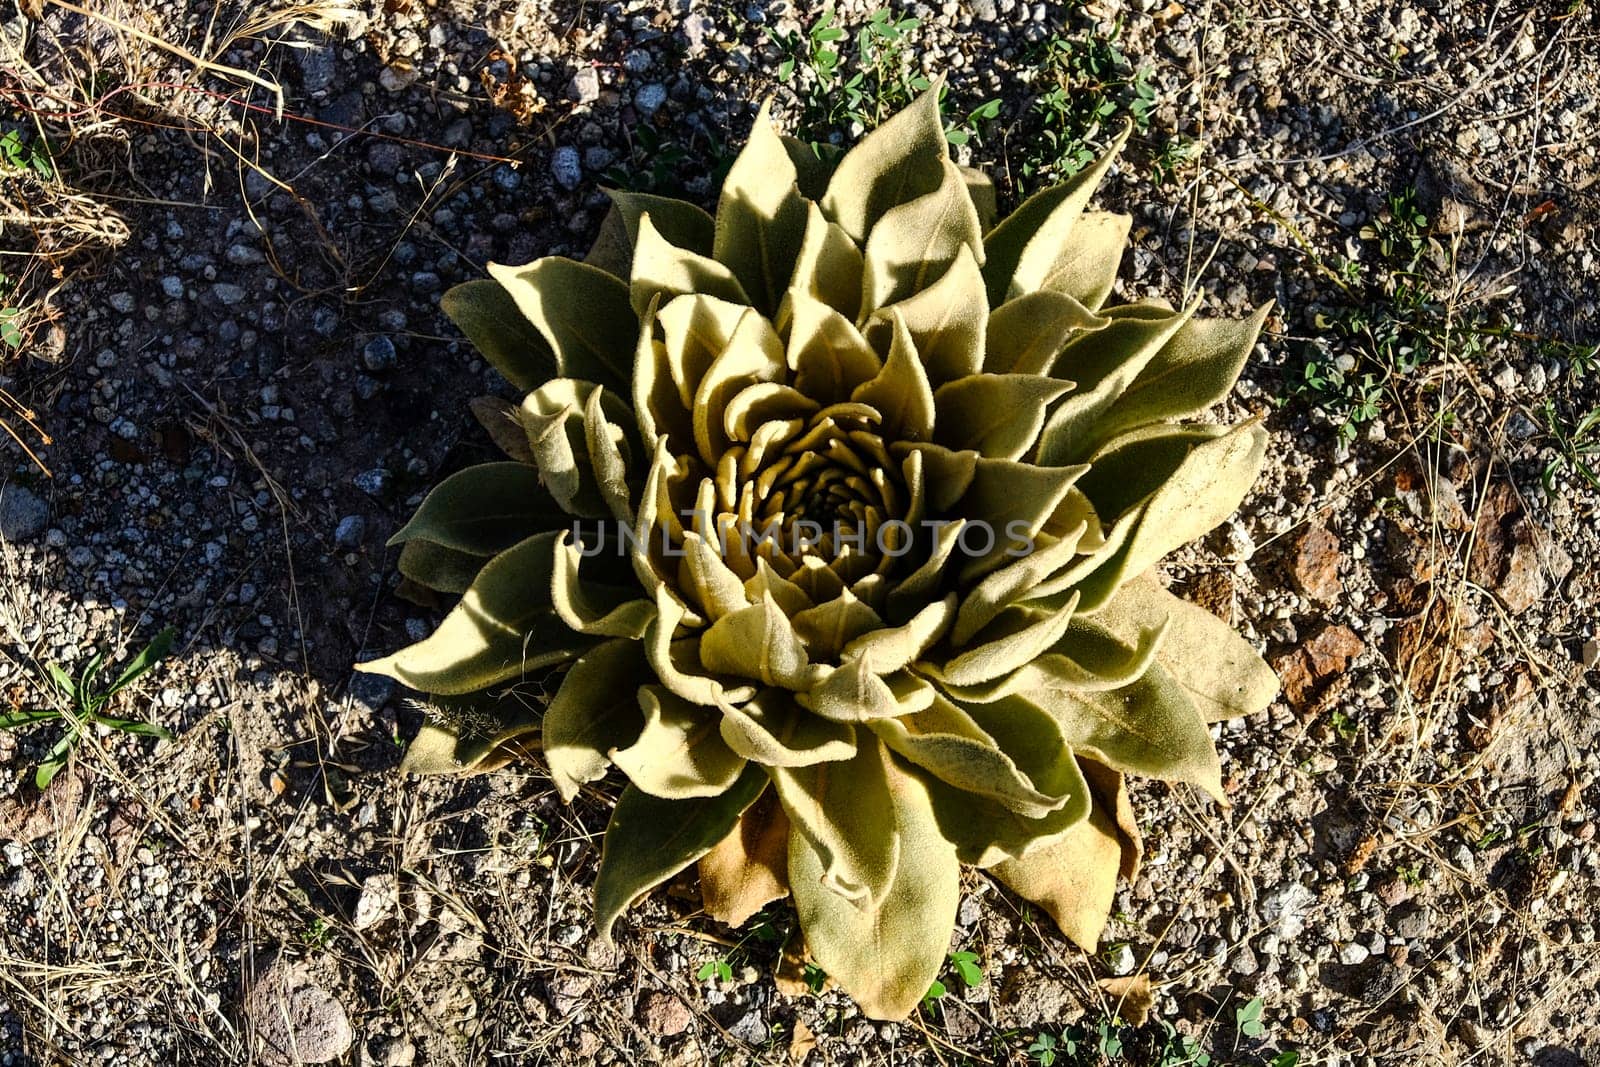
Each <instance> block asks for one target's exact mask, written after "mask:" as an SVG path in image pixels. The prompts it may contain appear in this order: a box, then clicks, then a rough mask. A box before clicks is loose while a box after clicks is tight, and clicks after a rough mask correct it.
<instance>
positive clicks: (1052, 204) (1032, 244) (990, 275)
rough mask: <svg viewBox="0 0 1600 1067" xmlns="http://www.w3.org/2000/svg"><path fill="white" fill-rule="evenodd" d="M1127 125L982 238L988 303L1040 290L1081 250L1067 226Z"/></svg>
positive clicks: (1073, 220)
mask: <svg viewBox="0 0 1600 1067" xmlns="http://www.w3.org/2000/svg"><path fill="white" fill-rule="evenodd" d="M1130 129H1131V127H1125V128H1124V129H1123V131H1122V133H1121V134H1120V135H1119V136H1118V137H1117V139H1116V141H1115V142H1114V143H1113V144H1112V146H1111V148H1110V149H1108V150H1107V151H1106V153H1105V154H1104V155H1102V156H1101V157H1100V158H1099V159H1098V160H1097V161H1096V162H1095V163H1094V165H1093V166H1091V167H1089V168H1087V169H1086V170H1084V171H1083V172H1081V173H1080V174H1078V175H1076V176H1074V177H1073V178H1072V179H1070V180H1069V181H1066V182H1064V183H1062V184H1061V185H1057V186H1054V187H1053V188H1050V189H1046V190H1044V191H1043V192H1039V193H1036V194H1034V195H1033V196H1031V197H1029V198H1028V199H1027V201H1025V202H1024V203H1023V204H1022V206H1021V207H1019V208H1017V210H1016V211H1014V212H1012V213H1011V214H1010V215H1008V216H1007V217H1006V218H1005V220H1004V221H1002V222H1001V223H1000V225H998V226H996V227H995V228H994V229H993V230H991V231H990V232H989V234H988V235H987V236H986V237H985V238H984V248H985V250H986V252H987V253H988V261H987V262H986V263H985V264H984V268H983V276H984V279H985V280H986V281H987V283H988V286H989V305H990V306H991V307H999V306H1000V305H1001V304H1002V303H1004V302H1005V301H1006V300H1008V299H1010V298H1012V297H1016V296H1021V295H1023V294H1024V293H1031V292H1035V291H1037V290H1039V289H1043V288H1046V286H1045V284H1044V282H1045V280H1046V279H1047V278H1049V276H1050V275H1051V274H1052V273H1053V272H1054V271H1055V270H1056V269H1057V267H1058V264H1060V263H1061V262H1062V261H1063V260H1065V261H1067V262H1070V261H1072V260H1073V259H1075V258H1077V257H1078V256H1079V255H1080V254H1081V253H1082V250H1081V249H1079V248H1078V247H1077V246H1076V245H1075V243H1074V241H1073V230H1074V228H1075V227H1076V226H1077V224H1078V220H1079V218H1080V217H1081V216H1082V215H1083V211H1084V208H1086V207H1087V206H1088V204H1089V198H1090V197H1091V196H1093V195H1094V192H1095V190H1096V189H1098V188H1099V187H1100V182H1101V179H1103V178H1104V177H1105V175H1106V171H1108V170H1109V169H1110V168H1111V164H1112V163H1113V162H1114V161H1115V159H1116V157H1117V153H1118V152H1119V151H1121V149H1122V145H1123V142H1124V141H1126V140H1127V137H1128V133H1129V130H1130ZM1119 250H1120V249H1119ZM1069 295H1071V294H1069ZM1090 306H1091V307H1093V306H1095V305H1090Z"/></svg>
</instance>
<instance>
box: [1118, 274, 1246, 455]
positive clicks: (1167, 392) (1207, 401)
mask: <svg viewBox="0 0 1600 1067" xmlns="http://www.w3.org/2000/svg"><path fill="white" fill-rule="evenodd" d="M1271 310H1272V305H1271V304H1270V303H1267V304H1263V305H1262V306H1261V307H1260V308H1258V309H1257V310H1256V312H1255V314H1254V315H1252V316H1250V318H1248V319H1199V318H1191V319H1189V320H1188V321H1187V322H1185V323H1184V324H1183V327H1182V328H1181V329H1180V330H1178V332H1177V333H1176V334H1174V335H1173V336H1172V338H1171V340H1169V341H1168V342H1167V343H1166V344H1165V345H1163V346H1162V347H1161V350H1160V351H1159V352H1157V353H1156V354H1155V356H1154V357H1153V358H1152V359H1151V360H1150V361H1149V362H1148V363H1146V364H1145V365H1144V369H1143V370H1141V371H1140V372H1139V376H1138V377H1137V378H1135V379H1134V380H1133V381H1132V383H1130V384H1129V385H1128V387H1127V388H1126V389H1125V390H1124V391H1123V392H1122V394H1121V395H1120V396H1118V397H1117V398H1116V400H1115V402H1113V403H1112V404H1111V406H1110V407H1109V408H1107V409H1106V410H1105V412H1104V413H1102V414H1101V415H1100V417H1099V419H1098V420H1097V421H1096V423H1095V425H1094V428H1093V433H1092V434H1090V435H1089V439H1090V440H1092V441H1095V442H1099V441H1109V440H1110V439H1111V438H1113V437H1115V436H1116V435H1117V434H1118V433H1120V432H1122V431H1123V430H1127V429H1132V428H1133V427H1136V426H1143V425H1145V424H1147V423H1152V422H1162V421H1170V420H1174V419H1187V418H1192V417H1193V416H1196V415H1199V414H1201V413H1202V412H1204V411H1205V410H1206V409H1207V408H1209V407H1211V406H1212V405H1213V404H1215V403H1217V402H1218V401H1219V400H1221V399H1223V398H1224V397H1226V396H1227V395H1228V393H1229V391H1231V390H1232V389H1233V383H1234V382H1235V381H1236V380H1237V379H1238V377H1239V372H1240V371H1241V370H1243V369H1244V364H1245V360H1247V359H1249V358H1250V351H1251V349H1252V348H1254V347H1255V343H1256V337H1257V336H1258V335H1259V334H1260V333H1261V325H1262V323H1264V322H1266V319H1267V314H1268V313H1269V312H1270V311H1271Z"/></svg>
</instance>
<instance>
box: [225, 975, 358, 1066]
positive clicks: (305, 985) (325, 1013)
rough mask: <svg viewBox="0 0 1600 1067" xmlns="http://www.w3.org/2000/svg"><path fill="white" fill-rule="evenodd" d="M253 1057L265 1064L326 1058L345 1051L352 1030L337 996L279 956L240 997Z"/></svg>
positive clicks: (339, 1055)
mask: <svg viewBox="0 0 1600 1067" xmlns="http://www.w3.org/2000/svg"><path fill="white" fill-rule="evenodd" d="M245 1015H246V1016H247V1017H248V1018H249V1020H250V1027H251V1029H252V1031H254V1033H255V1037H256V1052H257V1053H258V1054H259V1058H258V1060H257V1062H259V1063H262V1064H266V1065H268V1067H299V1065H301V1064H310V1063H326V1062H328V1061H329V1060H335V1059H338V1058H340V1057H341V1056H343V1055H344V1054H345V1053H346V1052H348V1051H350V1046H351V1045H352V1044H354V1042H355V1033H354V1031H352V1030H351V1029H350V1017H349V1016H348V1015H346V1014H345V1010H344V1005H343V1004H341V1003H339V1000H338V998H337V997H335V996H334V995H333V994H332V993H329V992H328V991H327V990H326V989H324V988H322V986H320V985H318V984H317V982H316V980H315V979H314V978H313V977H312V975H311V972H310V970H309V969H308V968H307V967H306V966H305V965H304V964H300V963H294V962H291V961H289V960H285V959H283V958H282V957H278V958H276V959H274V960H272V961H271V962H270V963H269V964H268V965H267V966H266V967H265V968H264V969H263V970H262V971H261V972H260V974H259V975H257V977H256V980H255V984H254V985H253V986H251V988H250V994H249V996H248V997H247V998H246V1000H245Z"/></svg>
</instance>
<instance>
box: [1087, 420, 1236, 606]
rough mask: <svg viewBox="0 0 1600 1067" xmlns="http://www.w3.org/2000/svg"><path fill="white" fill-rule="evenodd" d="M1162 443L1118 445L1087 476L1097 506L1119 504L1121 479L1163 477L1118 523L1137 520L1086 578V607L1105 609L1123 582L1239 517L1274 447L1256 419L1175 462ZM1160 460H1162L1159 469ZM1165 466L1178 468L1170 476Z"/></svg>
mask: <svg viewBox="0 0 1600 1067" xmlns="http://www.w3.org/2000/svg"><path fill="white" fill-rule="evenodd" d="M1162 440H1163V439H1162V438H1151V439H1147V440H1146V441H1144V442H1138V443H1135V444H1130V445H1128V446H1126V447H1122V448H1117V447H1116V446H1115V443H1113V445H1112V446H1108V449H1107V451H1106V452H1105V453H1102V454H1100V455H1097V456H1096V457H1095V459H1094V462H1093V464H1092V465H1091V472H1092V473H1091V475H1090V476H1088V477H1086V478H1085V484H1084V486H1083V491H1084V492H1085V493H1087V494H1088V496H1089V499H1090V500H1092V501H1094V504H1095V507H1096V508H1100V507H1101V502H1102V500H1111V501H1115V500H1116V499H1117V498H1118V497H1119V496H1121V495H1123V492H1125V490H1122V489H1121V488H1120V487H1119V486H1116V484H1115V483H1118V482H1120V483H1121V486H1127V485H1137V484H1140V483H1143V482H1148V481H1156V480H1158V479H1159V482H1158V486H1159V487H1158V488H1157V489H1155V490H1154V492H1152V493H1151V494H1150V496H1149V497H1147V498H1146V499H1145V500H1144V501H1143V502H1142V503H1140V504H1139V505H1138V506H1137V508H1136V509H1133V510H1130V511H1128V512H1127V513H1125V514H1124V516H1123V517H1122V518H1120V519H1118V520H1117V524H1118V525H1122V524H1123V523H1127V524H1129V526H1130V531H1129V533H1128V535H1127V537H1126V539H1125V541H1124V543H1123V544H1122V546H1121V547H1120V548H1119V549H1118V550H1117V551H1116V552H1114V553H1112V554H1110V556H1109V558H1108V560H1107V562H1106V563H1105V564H1104V565H1102V566H1101V567H1100V568H1099V569H1098V570H1096V571H1095V573H1094V575H1093V576H1092V577H1091V578H1089V579H1088V580H1086V581H1085V582H1084V584H1083V586H1082V589H1083V603H1082V610H1083V611H1085V612H1093V611H1096V610H1098V609H1099V607H1100V606H1101V605H1103V604H1104V603H1106V601H1107V600H1109V599H1110V597H1111V594H1112V593H1114V592H1115V591H1116V589H1117V587H1118V586H1120V585H1121V584H1122V583H1123V582H1125V581H1127V580H1129V579H1130V578H1132V577H1133V576H1135V575H1138V574H1141V573H1143V572H1144V571H1145V570H1147V569H1148V568H1150V567H1151V566H1154V565H1155V563H1156V562H1157V561H1159V560H1160V559H1161V557H1163V556H1165V555H1166V554H1167V553H1168V552H1170V551H1172V550H1173V549H1174V548H1177V547H1178V546H1179V545H1183V544H1187V543H1188V542H1190V541H1193V540H1194V539H1195V538H1197V537H1200V536H1201V535H1203V534H1205V533H1207V532H1209V531H1210V530H1212V529H1213V528H1215V527H1216V526H1217V524H1218V523H1220V522H1222V521H1223V520H1224V519H1226V518H1227V517H1228V516H1229V515H1231V514H1233V512H1234V511H1235V510H1236V509H1237V508H1238V507H1239V502H1240V501H1241V500H1243V499H1244V496H1245V494H1246V493H1248V492H1249V491H1250V486H1251V485H1253V484H1254V483H1255V480H1256V475H1257V474H1258V473H1259V472H1260V470H1261V462H1262V459H1263V457H1264V456H1265V455H1266V449H1267V433H1266V430H1264V429H1263V428H1262V427H1261V425H1260V424H1259V423H1258V422H1255V421H1252V422H1246V423H1241V424H1240V425H1238V426H1236V427H1234V428H1233V429H1232V430H1230V431H1228V432H1227V433H1224V434H1222V435H1221V436H1218V437H1215V438H1213V439H1211V440H1208V441H1203V442H1202V443H1200V444H1196V445H1193V446H1192V447H1189V448H1187V449H1186V450H1184V451H1183V452H1182V453H1181V455H1182V458H1181V460H1180V461H1179V462H1178V463H1177V464H1176V465H1175V466H1174V465H1171V462H1170V458H1169V457H1170V456H1171V454H1172V453H1171V452H1170V451H1168V452H1167V454H1166V455H1163V449H1161V448H1160V447H1159V446H1160V444H1161V442H1162ZM1152 462H1155V463H1159V464H1160V465H1159V466H1155V467H1154V468H1152V466H1151V464H1152ZM1165 471H1170V472H1171V473H1170V474H1169V475H1168V476H1166V477H1165V478H1162V477H1161V474H1162V473H1164V472H1165ZM1091 479H1092V482H1091ZM1091 484H1092V486H1093V487H1092V488H1091ZM1102 513H1106V512H1102ZM1109 513H1110V514H1116V512H1115V511H1111V512H1109Z"/></svg>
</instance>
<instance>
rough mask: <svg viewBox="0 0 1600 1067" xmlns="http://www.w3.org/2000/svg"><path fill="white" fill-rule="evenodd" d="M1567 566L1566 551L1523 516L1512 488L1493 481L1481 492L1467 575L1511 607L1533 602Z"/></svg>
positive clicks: (1525, 607) (1526, 606) (1569, 562)
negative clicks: (1480, 502) (1481, 499)
mask: <svg viewBox="0 0 1600 1067" xmlns="http://www.w3.org/2000/svg"><path fill="white" fill-rule="evenodd" d="M1571 571H1572V557H1570V556H1568V555H1567V553H1566V552H1565V551H1564V550H1563V549H1562V548H1561V546H1560V545H1558V544H1556V543H1555V541H1554V540H1553V539H1552V538H1551V537H1550V535H1549V534H1548V533H1546V532H1545V531H1544V530H1541V529H1540V528H1539V527H1537V526H1535V525H1534V524H1533V523H1532V522H1530V521H1529V520H1528V517H1527V514H1526V513H1525V512H1524V511H1523V509H1522V505H1521V503H1520V502H1519V501H1518V500H1517V491H1516V489H1515V488H1514V487H1513V486H1512V485H1511V484H1510V483H1509V482H1496V483H1495V484H1494V485H1491V486H1490V487H1489V488H1488V489H1487V490H1485V492H1484V494H1483V502H1482V504H1481V505H1480V506H1479V508H1478V522H1477V526H1476V528H1475V529H1474V531H1473V546H1472V560H1471V564H1470V568H1469V571H1468V576H1469V577H1470V578H1471V579H1472V580H1473V581H1474V582H1477V583H1478V584H1479V585H1481V586H1484V587H1485V588H1487V589H1490V590H1492V591H1493V592H1494V594H1495V596H1497V597H1499V598H1500V599H1501V601H1502V602H1504V603H1505V606H1506V607H1508V608H1510V609H1511V610H1512V612H1514V613H1520V612H1524V611H1527V610H1528V609H1529V608H1531V607H1533V605H1535V604H1537V603H1538V602H1539V601H1540V600H1541V599H1542V598H1543V597H1544V595H1545V593H1546V592H1547V591H1548V590H1549V589H1550V587H1551V586H1552V585H1554V584H1555V583H1557V582H1560V581H1561V580H1562V579H1564V578H1565V577H1566V576H1567V575H1568V574H1569V573H1570V572H1571Z"/></svg>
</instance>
